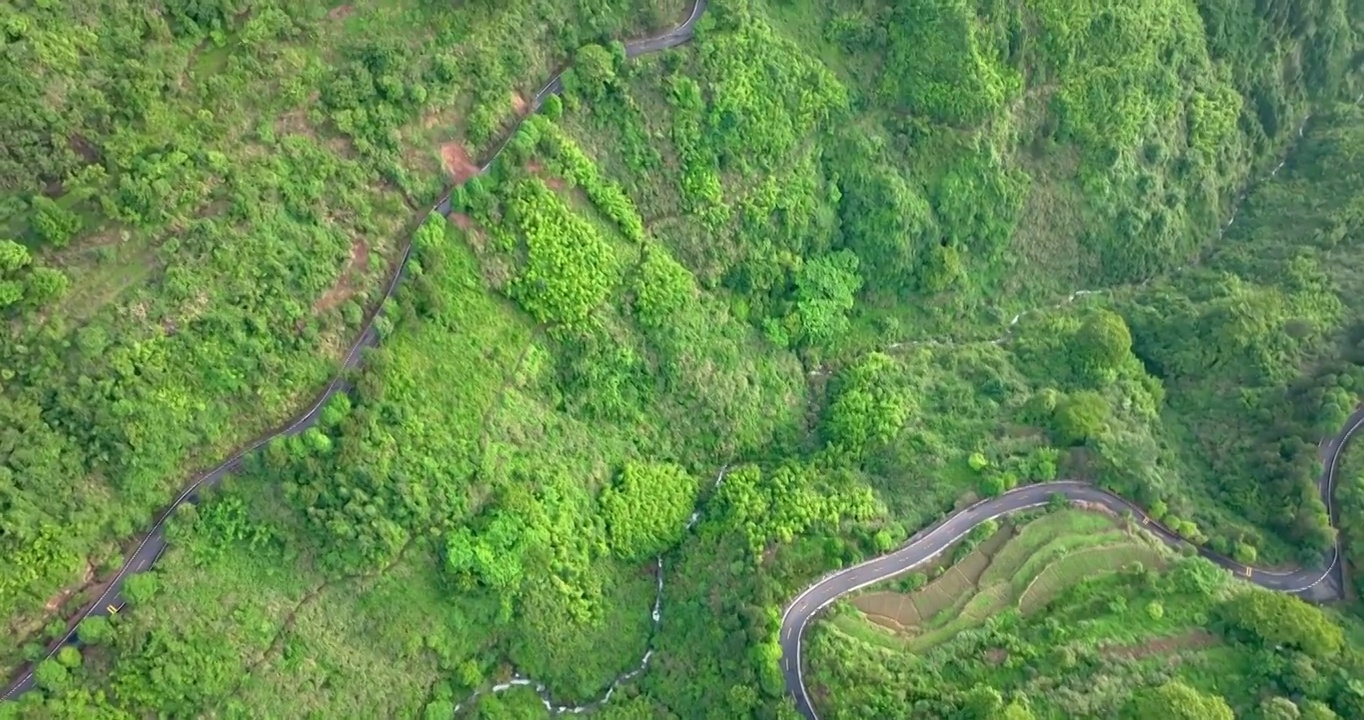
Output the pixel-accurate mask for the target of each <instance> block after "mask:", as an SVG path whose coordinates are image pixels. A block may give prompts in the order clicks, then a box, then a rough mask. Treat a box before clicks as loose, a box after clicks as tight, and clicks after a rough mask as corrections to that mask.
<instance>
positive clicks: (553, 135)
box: [522, 117, 644, 242]
mask: <svg viewBox="0 0 1364 720" xmlns="http://www.w3.org/2000/svg"><path fill="white" fill-rule="evenodd" d="M529 128H534V129H535V132H538V133H539V143H540V147H542V148H544V149H545V152H546V153H547V154H548V158H549V160H550V167H551V168H552V169H553V170H554V171H555V172H557V173H559V174H561V175H563V177H564V178H565V179H567V180H569V181H570V182H572V183H573V184H574V185H577V186H578V187H581V188H582V189H583V191H584V192H586V193H587V198H588V199H589V200H591V201H592V204H593V205H595V206H596V208H597V210H598V211H599V212H601V213H602V214H603V215H605V216H606V217H607V218H609V219H610V220H611V221H612V222H614V223H615V224H616V226H617V227H619V228H620V231H621V232H622V233H624V234H625V237H627V238H629V239H630V240H633V241H635V242H643V241H644V221H643V220H641V219H640V217H639V212H638V211H636V210H635V206H634V204H632V203H631V202H630V199H629V198H628V197H626V195H625V192H624V191H623V190H621V187H620V185H618V184H616V183H614V182H611V181H609V180H607V179H605V178H603V177H602V176H601V173H600V171H598V170H597V165H596V163H594V162H592V160H591V159H590V158H588V157H587V155H586V153H584V152H583V150H582V148H580V147H578V144H577V143H575V142H574V141H573V139H572V138H570V137H569V136H568V135H566V134H564V132H563V131H562V130H560V129H559V128H558V127H556V126H555V125H554V124H553V123H551V122H545V121H542V120H541V119H540V118H539V117H535V118H532V119H531V121H530V122H528V123H527V125H525V126H523V127H522V132H525V131H527V129H529Z"/></svg>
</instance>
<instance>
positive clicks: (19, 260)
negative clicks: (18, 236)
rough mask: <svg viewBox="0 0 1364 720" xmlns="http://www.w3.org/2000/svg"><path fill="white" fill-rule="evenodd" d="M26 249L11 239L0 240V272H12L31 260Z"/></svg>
mask: <svg viewBox="0 0 1364 720" xmlns="http://www.w3.org/2000/svg"><path fill="white" fill-rule="evenodd" d="M32 260H33V258H32V257H31V256H30V255H29V254H28V249H27V248H25V247H24V246H23V245H20V244H19V243H17V242H14V241H13V240H0V273H12V272H14V271H16V270H19V269H20V268H22V267H24V266H26V265H28V264H29V263H30V262H32Z"/></svg>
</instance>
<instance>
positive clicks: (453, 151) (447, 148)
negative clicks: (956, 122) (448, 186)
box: [440, 142, 478, 184]
mask: <svg viewBox="0 0 1364 720" xmlns="http://www.w3.org/2000/svg"><path fill="white" fill-rule="evenodd" d="M440 159H441V164H442V165H443V166H444V167H445V172H446V173H447V174H449V175H450V178H451V179H452V180H454V181H455V183H457V184H458V183H463V182H464V181H466V180H468V179H469V178H471V177H473V176H475V175H477V174H478V166H477V165H475V164H474V163H473V161H472V160H470V159H469V151H467V150H465V149H464V146H463V145H460V144H459V143H457V142H448V143H445V144H444V145H441V146H440Z"/></svg>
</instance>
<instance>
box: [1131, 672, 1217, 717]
mask: <svg viewBox="0 0 1364 720" xmlns="http://www.w3.org/2000/svg"><path fill="white" fill-rule="evenodd" d="M1124 717H1126V718H1130V719H1131V720H1166V719H1168V720H1234V718H1235V717H1236V715H1235V713H1233V712H1232V711H1231V707H1230V706H1229V705H1227V701H1226V700H1224V699H1222V698H1220V697H1218V696H1216V695H1208V694H1206V693H1201V692H1199V691H1197V690H1195V689H1193V688H1191V687H1189V686H1188V685H1185V684H1184V683H1182V682H1179V681H1178V680H1174V681H1170V682H1167V683H1165V684H1164V685H1160V686H1158V687H1153V688H1145V689H1142V690H1139V691H1137V692H1136V694H1135V695H1133V697H1132V701H1131V702H1130V703H1128V705H1127V708H1126V710H1125V712H1124Z"/></svg>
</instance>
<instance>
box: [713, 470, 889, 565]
mask: <svg viewBox="0 0 1364 720" xmlns="http://www.w3.org/2000/svg"><path fill="white" fill-rule="evenodd" d="M815 478H816V474H815V473H813V472H811V471H810V470H808V469H805V468H800V467H793V466H784V467H781V468H778V469H776V470H774V471H772V472H770V473H763V472H762V471H761V470H760V469H758V468H756V467H751V466H749V467H742V468H736V469H734V470H731V471H730V472H729V474H728V475H727V476H725V482H724V484H723V485H721V486H720V489H719V492H718V493H717V494H716V504H717V506H718V507H717V512H719V513H720V514H721V516H722V517H724V518H725V522H726V523H727V524H730V525H732V526H733V527H735V528H738V529H739V530H740V531H741V532H742V533H743V534H744V536H745V537H746V538H747V540H748V550H749V551H750V552H751V553H752V555H753V556H754V557H756V556H758V555H761V554H762V552H763V550H764V549H765V548H766V547H767V545H768V543H770V542H773V541H778V542H784V543H785V542H790V541H791V540H792V539H794V538H795V537H796V536H798V535H800V534H802V533H805V532H808V531H810V530H811V529H813V528H816V527H829V526H836V525H837V524H838V523H839V522H840V521H842V520H844V519H848V520H858V519H867V518H870V517H872V516H874V515H875V514H876V512H877V510H878V508H877V502H876V499H875V498H874V497H873V496H872V495H871V493H870V492H868V491H867V489H866V488H865V487H841V488H832V489H831V490H830V491H828V492H821V491H820V490H818V489H817V488H816V486H815Z"/></svg>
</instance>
